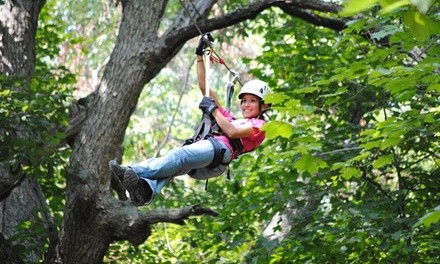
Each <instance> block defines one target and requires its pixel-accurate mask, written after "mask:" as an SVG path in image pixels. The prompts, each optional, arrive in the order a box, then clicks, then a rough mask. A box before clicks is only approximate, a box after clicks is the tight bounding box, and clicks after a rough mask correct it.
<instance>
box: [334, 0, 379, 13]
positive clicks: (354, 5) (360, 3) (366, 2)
mask: <svg viewBox="0 0 440 264" xmlns="http://www.w3.org/2000/svg"><path fill="white" fill-rule="evenodd" d="M377 2H378V0H351V1H350V2H349V3H348V4H347V6H346V7H345V8H344V9H343V10H342V11H341V12H340V13H339V14H340V15H341V16H352V15H355V14H357V13H360V12H362V11H365V10H367V9H369V8H371V7H372V6H374V5H375V4H376V3H377Z"/></svg>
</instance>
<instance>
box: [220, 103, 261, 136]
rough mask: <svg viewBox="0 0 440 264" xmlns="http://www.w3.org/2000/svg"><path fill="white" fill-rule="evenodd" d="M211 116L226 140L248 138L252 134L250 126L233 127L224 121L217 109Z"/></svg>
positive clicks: (252, 130) (227, 121) (252, 129)
mask: <svg viewBox="0 0 440 264" xmlns="http://www.w3.org/2000/svg"><path fill="white" fill-rule="evenodd" d="M212 116H213V117H214V118H215V121H217V125H218V126H219V127H220V128H221V129H222V132H223V133H224V134H225V135H226V136H227V137H228V138H232V139H233V138H241V137H250V136H252V135H253V134H254V128H253V127H252V126H251V125H250V124H247V123H246V124H241V125H237V126H236V125H234V124H232V123H231V122H229V120H228V119H226V118H225V117H224V116H223V114H222V113H221V112H220V110H219V109H215V110H214V111H213V112H212Z"/></svg>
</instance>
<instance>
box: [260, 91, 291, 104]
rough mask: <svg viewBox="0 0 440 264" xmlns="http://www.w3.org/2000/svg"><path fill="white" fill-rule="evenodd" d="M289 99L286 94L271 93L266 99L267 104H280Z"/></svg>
mask: <svg viewBox="0 0 440 264" xmlns="http://www.w3.org/2000/svg"><path fill="white" fill-rule="evenodd" d="M287 99H289V97H288V96H287V95H286V94H285V93H270V94H268V95H266V97H265V98H264V102H265V103H268V104H269V103H271V104H279V103H282V102H284V101H286V100H287Z"/></svg>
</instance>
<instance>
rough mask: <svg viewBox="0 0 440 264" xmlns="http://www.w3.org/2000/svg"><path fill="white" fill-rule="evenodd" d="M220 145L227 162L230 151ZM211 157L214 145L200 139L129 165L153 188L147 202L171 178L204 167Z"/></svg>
mask: <svg viewBox="0 0 440 264" xmlns="http://www.w3.org/2000/svg"><path fill="white" fill-rule="evenodd" d="M222 146H223V148H225V149H226V151H225V155H224V157H223V162H225V163H228V162H229V161H230V159H231V152H230V151H229V149H228V148H227V147H226V146H225V145H224V144H223V143H222ZM213 159H214V146H213V145H212V144H211V142H209V140H200V141H197V142H195V143H193V144H191V145H186V146H182V147H178V148H175V149H173V150H171V151H170V152H168V153H167V154H166V155H165V156H163V157H160V158H151V159H148V160H146V161H143V162H141V163H138V164H134V165H131V166H130V167H131V168H132V169H133V170H134V171H135V172H136V173H137V175H138V176H139V177H140V178H141V180H144V181H146V182H147V183H148V185H149V186H150V187H151V189H152V190H153V196H152V199H151V200H150V201H149V202H148V203H150V202H151V201H152V200H153V198H154V197H155V196H156V195H157V194H159V193H160V191H161V190H162V188H163V187H164V186H165V184H167V183H168V182H169V181H170V180H171V179H172V178H174V177H175V176H178V175H184V174H187V173H188V172H190V171H191V170H193V169H200V168H204V167H206V166H208V165H209V164H210V163H211V162H212V160H213Z"/></svg>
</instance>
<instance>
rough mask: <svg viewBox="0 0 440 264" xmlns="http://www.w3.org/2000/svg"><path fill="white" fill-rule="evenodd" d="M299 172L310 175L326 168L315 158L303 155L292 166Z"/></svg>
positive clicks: (323, 163)
mask: <svg viewBox="0 0 440 264" xmlns="http://www.w3.org/2000/svg"><path fill="white" fill-rule="evenodd" d="M293 167H294V168H295V169H297V170H298V171H300V172H304V171H307V172H309V173H310V174H315V173H316V172H317V171H318V169H319V168H325V167H327V164H326V163H325V162H323V161H322V160H321V159H319V158H317V157H313V156H311V155H304V156H302V157H301V158H300V159H299V160H298V161H296V162H295V165H294V166H293Z"/></svg>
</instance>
